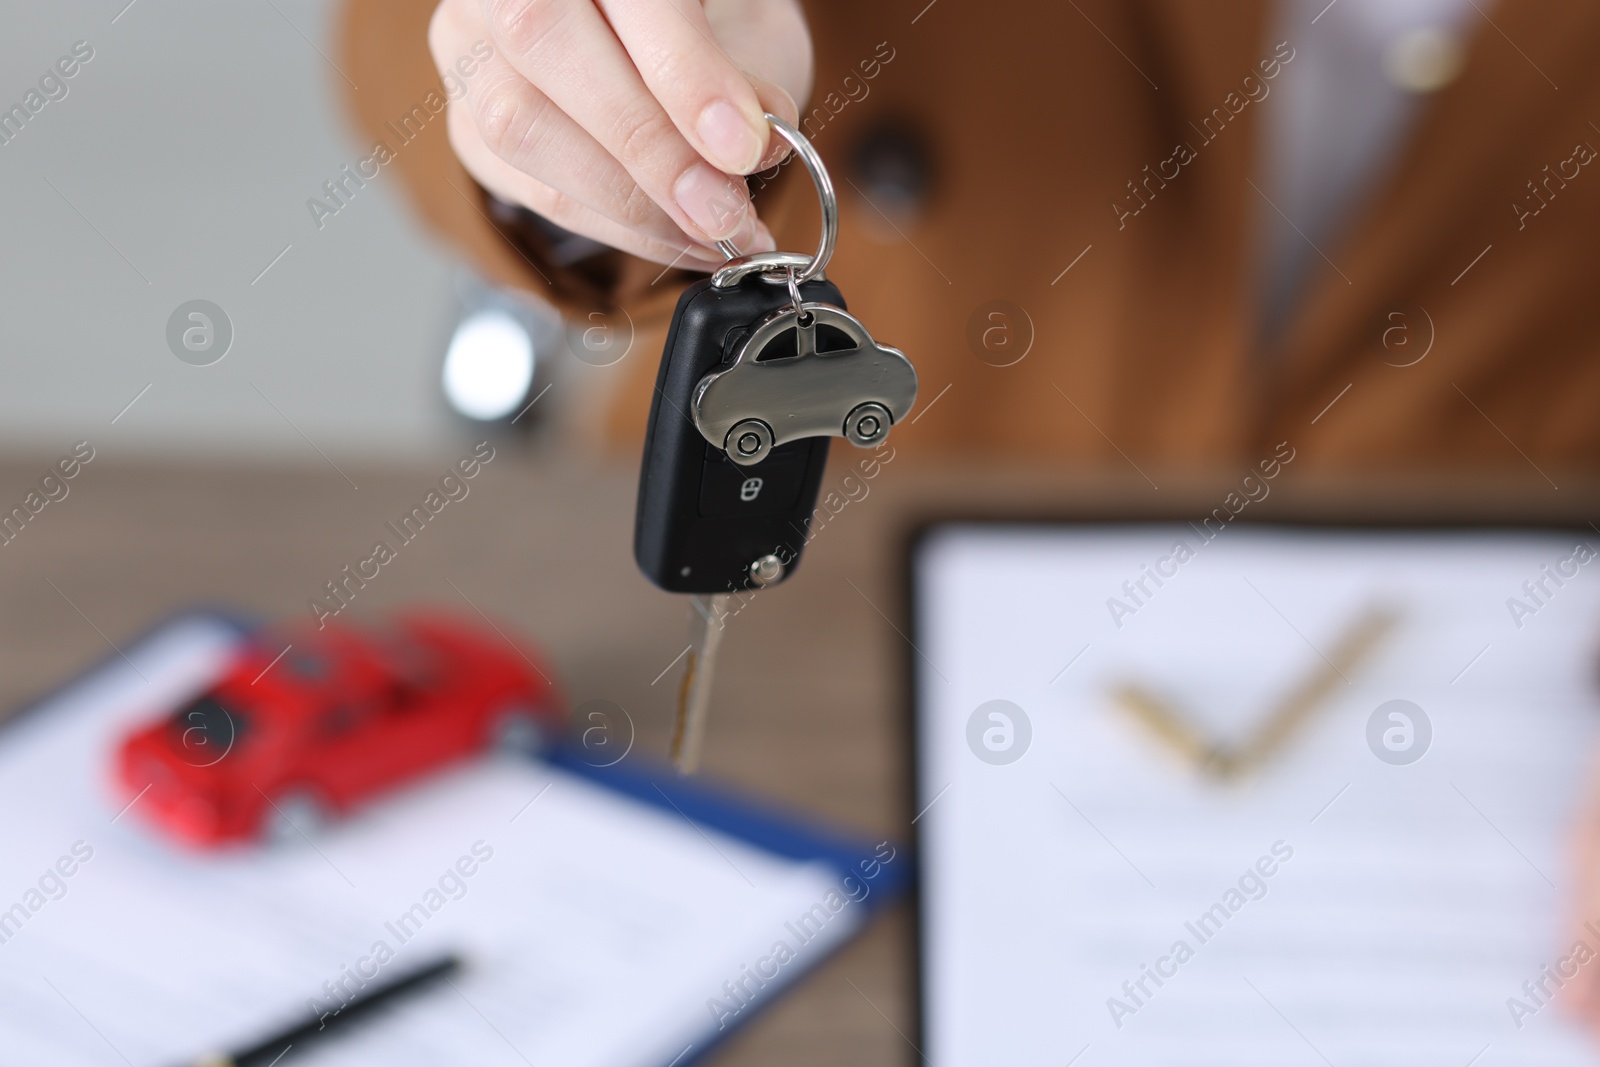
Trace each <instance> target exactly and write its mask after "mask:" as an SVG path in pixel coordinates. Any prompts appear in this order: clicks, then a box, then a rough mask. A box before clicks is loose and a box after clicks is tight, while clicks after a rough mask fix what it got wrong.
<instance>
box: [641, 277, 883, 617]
mask: <svg viewBox="0 0 1600 1067" xmlns="http://www.w3.org/2000/svg"><path fill="white" fill-rule="evenodd" d="M799 290H800V296H801V298H802V300H804V301H805V302H806V304H808V305H809V304H812V303H816V304H823V305H829V306H831V307H832V308H836V309H839V311H840V313H841V314H842V313H843V309H844V306H845V305H844V297H843V296H842V295H841V294H840V293H839V290H838V289H837V288H835V287H834V286H833V284H832V283H831V282H828V281H825V280H821V279H817V280H813V281H808V282H804V283H802V284H801V285H800V287H799ZM785 308H790V309H792V308H793V301H792V297H791V295H790V291H789V288H788V286H787V285H785V284H783V283H782V282H778V283H776V284H774V283H773V282H772V281H769V280H766V279H764V278H762V277H760V276H759V275H750V276H747V277H745V278H744V279H743V280H741V281H740V282H739V283H738V284H736V285H733V286H730V287H728V288H718V287H716V286H714V285H713V284H712V282H711V279H709V278H707V279H705V280H702V281H699V282H696V283H695V284H694V285H691V286H690V287H689V288H688V289H687V290H685V291H684V294H683V296H682V297H681V298H679V300H678V307H677V310H676V311H675V312H674V313H673V317H672V325H671V327H670V329H669V331H668V334H667V344H666V351H665V353H664V354H663V356H662V358H661V368H660V370H659V371H658V372H657V375H656V392H655V396H654V398H652V400H651V404H650V424H649V428H648V429H647V430H646V432H645V441H644V461H643V465H642V469H641V471H640V476H639V506H638V512H637V514H636V517H635V521H634V535H633V554H634V558H635V559H636V560H637V561H638V563H639V568H640V570H642V571H644V573H645V576H646V577H647V578H649V579H650V580H651V581H652V582H654V583H655V584H656V585H658V586H660V587H661V588H662V589H665V590H667V591H668V592H673V593H730V592H736V591H738V590H743V589H750V588H755V587H758V586H764V585H771V584H773V583H775V582H778V581H782V580H783V579H784V578H786V577H788V576H789V575H790V574H792V573H793V572H794V568H795V566H796V565H797V564H798V563H799V560H800V552H801V549H802V548H803V547H804V545H805V541H806V531H807V529H808V527H809V524H810V521H811V516H812V512H813V509H815V507H816V503H817V491H818V488H819V487H820V486H821V484H822V474H823V468H824V466H826V464H827V460H828V443H829V437H827V436H811V437H802V438H800V439H799V440H792V441H788V442H786V443H781V444H775V445H774V444H772V443H771V439H770V434H769V438H768V440H767V441H766V442H764V443H763V444H762V451H764V452H765V455H764V456H763V457H762V458H760V459H759V460H757V461H754V462H745V463H735V462H734V461H733V460H732V459H730V458H729V456H728V452H727V448H728V447H736V446H735V443H734V442H733V441H732V440H731V439H733V438H735V437H736V436H737V434H736V433H735V432H733V431H730V432H729V438H730V440H729V441H725V442H724V444H723V446H722V447H719V446H718V445H715V444H713V443H712V442H710V441H708V440H707V439H706V436H705V434H704V433H702V431H701V429H700V427H699V426H697V425H696V422H695V417H694V411H695V405H696V403H697V399H698V397H697V393H698V392H699V391H700V389H701V385H702V382H703V381H704V380H705V379H706V376H707V375H709V374H711V373H712V372H713V371H716V370H718V369H719V368H721V367H724V366H725V365H727V364H732V363H733V362H734V360H735V357H736V356H738V355H739V353H740V351H741V349H742V348H743V347H744V346H745V343H746V342H747V341H748V340H750V338H751V335H752V333H753V332H754V331H755V329H756V327H757V326H758V325H759V324H761V323H762V322H763V321H771V320H772V318H773V316H774V314H775V313H777V312H781V311H782V310H783V309H785ZM798 332H799V331H798V330H791V331H789V334H790V336H793V335H794V334H796V333H798ZM797 344H798V342H790V343H789V344H788V347H787V354H788V355H790V356H793V355H795V354H796V351H797V348H796V345H797ZM771 347H773V348H777V349H779V350H780V353H779V354H780V355H781V354H782V352H781V350H782V349H783V339H782V338H781V337H780V338H779V340H778V341H777V342H775V343H773V344H772V346H771ZM761 357H762V354H761V353H756V354H755V355H754V356H752V357H751V358H752V359H759V358H761ZM738 430H739V427H735V428H734V431H738ZM885 430H887V427H885Z"/></svg>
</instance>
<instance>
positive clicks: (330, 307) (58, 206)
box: [0, 0, 466, 462]
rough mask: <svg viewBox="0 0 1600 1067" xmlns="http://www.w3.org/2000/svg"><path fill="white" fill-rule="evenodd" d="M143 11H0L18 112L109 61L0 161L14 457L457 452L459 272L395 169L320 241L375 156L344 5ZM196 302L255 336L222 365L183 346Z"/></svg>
mask: <svg viewBox="0 0 1600 1067" xmlns="http://www.w3.org/2000/svg"><path fill="white" fill-rule="evenodd" d="M126 3H127V0H84V2H72V3H60V4H58V3H46V2H42V0H0V26H3V27H4V29H3V31H0V108H4V109H9V108H10V107H11V105H13V104H17V103H23V102H24V97H25V95H26V94H27V92H28V91H29V89H31V88H36V87H37V83H38V80H39V78H40V77H41V75H44V74H45V73H46V72H47V71H49V70H50V69H51V67H52V66H53V64H54V63H55V62H56V60H57V59H58V58H59V57H61V56H63V55H66V54H67V53H69V52H70V50H71V48H72V45H73V44H74V42H77V41H80V40H83V41H87V42H88V43H89V44H90V45H91V46H92V47H93V49H94V57H93V59H92V60H90V61H89V62H88V63H86V64H84V65H83V66H82V68H81V69H80V70H79V71H78V73H77V74H76V76H74V77H72V78H71V79H69V80H66V82H65V84H66V86H67V90H68V91H67V95H66V96H65V97H63V98H62V99H59V100H54V101H50V102H48V103H46V104H45V106H44V107H43V108H42V109H41V110H40V111H39V112H38V113H37V114H35V115H34V116H33V117H32V118H31V120H30V121H29V122H28V123H27V125H26V126H25V127H24V128H23V130H22V132H21V133H20V134H19V135H17V136H16V137H14V138H13V139H12V140H11V141H10V142H9V143H6V144H0V204H3V205H4V206H3V208H0V212H3V218H4V224H3V231H0V450H4V451H6V452H20V451H25V452H34V451H41V452H52V453H53V452H56V451H60V450H63V449H64V448H65V446H67V445H68V444H70V443H71V442H72V441H75V440H77V439H79V438H84V437H88V438H91V439H92V440H94V441H95V443H96V445H97V447H98V446H100V445H101V444H102V443H103V444H104V445H106V446H110V447H112V448H114V450H115V451H116V452H117V453H119V454H123V455H139V454H145V455H150V454H159V455H169V454H173V453H177V454H181V455H183V456H187V457H191V458H205V457H210V456H214V455H215V456H220V457H227V456H232V455H240V454H247V453H248V454H262V455H265V456H267V457H269V458H279V457H281V458H283V459H285V460H290V461H292V460H295V459H309V460H310V461H311V462H319V460H318V459H317V456H316V454H315V452H314V451H313V449H312V446H311V445H308V443H307V439H309V440H310V441H311V442H314V443H315V446H316V447H318V448H321V449H323V450H324V451H326V452H327V453H328V454H329V455H331V456H334V457H339V456H352V457H360V458H363V459H381V458H385V457H392V458H394V459H405V458H408V457H411V456H416V455H418V454H420V453H427V452H435V451H439V450H440V449H443V448H446V447H452V446H453V444H454V442H455V440H456V439H457V438H458V437H461V436H463V435H464V434H465V433H466V431H465V430H464V429H463V428H462V427H460V426H459V425H458V424H457V422H456V420H455V419H454V418H453V417H452V415H451V413H450V412H449V411H448V409H447V408H446V407H445V405H444V403H443V400H442V398H441V394H440V390H439V385H438V381H439V377H438V375H439V366H440V360H441V358H442V355H441V354H442V350H443V345H444V343H445V341H446V338H447V336H448V332H449V330H450V327H451V325H452V324H453V322H454V319H455V316H456V312H457V303H456V297H455V293H454V288H453V286H452V264H451V262H450V261H449V259H448V258H446V256H445V255H444V253H443V252H442V251H441V250H440V249H439V248H438V247H437V246H436V245H434V244H433V243H432V242H431V241H430V240H429V239H428V238H427V237H425V236H424V235H423V234H422V233H421V232H420V231H419V229H418V227H417V226H416V225H415V224H413V223H412V222H411V221H410V220H409V219H408V218H407V217H406V216H405V214H404V210H403V204H402V202H401V200H400V198H399V189H398V187H397V186H398V180H397V178H396V176H395V175H393V174H387V173H380V174H379V176H378V177H377V178H376V179H374V180H373V181H371V182H369V183H368V184H367V186H366V188H365V189H363V190H361V191H360V192H359V193H358V195H357V196H356V197H355V198H353V199H352V201H351V202H350V204H349V205H348V207H347V208H346V209H345V210H342V211H340V212H339V214H338V215H337V216H336V217H333V218H329V219H326V220H324V221H325V225H324V227H323V228H322V229H321V230H320V231H319V230H318V228H317V226H316V225H315V223H314V222H313V220H312V217H311V214H310V212H309V211H308V210H307V207H306V200H307V198H308V197H311V196H313V195H317V194H318V192H319V189H320V186H321V185H322V183H323V182H324V181H326V180H327V179H329V178H331V177H333V176H334V175H335V174H336V172H337V171H338V170H339V168H340V167H341V166H342V165H344V164H346V163H349V164H354V163H355V161H356V160H357V159H358V158H360V156H361V155H362V154H363V153H362V152H361V149H360V147H359V145H358V143H357V141H356V139H355V136H354V133H353V131H352V129H351V127H350V124H349V123H348V121H347V120H346V117H345V115H344V114H343V112H342V110H341V105H340V96H341V94H340V90H341V89H342V88H343V84H342V78H343V76H342V75H341V74H340V72H339V71H338V70H337V69H335V67H334V66H333V62H334V61H336V59H337V57H336V56H335V55H334V48H333V45H332V43H331V41H330V35H331V29H332V22H333V14H334V4H333V3H332V2H331V0H209V2H206V0H135V2H134V3H133V5H132V6H131V7H128V8H127V9H126V10H124V7H125V5H126ZM119 12H120V14H119ZM113 19H115V21H113ZM325 57H327V58H325ZM57 91H58V90H57ZM52 186H53V188H52ZM69 202H70V203H69ZM286 246H287V248H288V251H287V253H285V254H284V255H283V257H282V258H281V259H280V260H278V261H277V263H276V264H275V265H273V266H272V267H271V269H270V270H267V271H266V273H265V274H264V275H262V271H263V270H264V269H265V268H266V267H267V265H268V264H269V263H271V262H272V261H273V259H274V257H276V256H278V254H279V253H280V252H282V251H283V250H284V248H285V247H286ZM258 276H259V278H258ZM195 298H204V299H208V300H211V301H213V302H215V303H216V304H218V305H220V306H221V307H222V308H223V309H224V310H225V312H226V313H227V315H228V316H229V318H230V319H231V321H232V323H233V326H234V331H235V337H234V340H233V343H232V347H231V349H230V351H229V352H228V354H227V355H226V356H225V357H224V358H223V359H222V360H221V361H220V362H217V363H215V364H213V365H210V366H204V367H197V366H192V365H189V364H186V363H184V362H182V361H180V360H179V359H178V358H176V357H175V356H174V355H173V353H172V352H171V351H170V350H169V348H168V344H167V340H166V327H167V320H168V317H169V316H170V315H171V313H172V312H173V311H174V309H175V308H177V307H178V305H180V304H182V303H184V302H185V301H188V300H191V299H195ZM146 385H149V386H150V388H149V390H148V392H145V393H144V395H143V396H142V397H141V398H140V399H139V400H138V402H137V403H136V404H134V405H133V407H132V408H131V409H129V410H128V411H127V413H126V414H124V415H122V416H121V417H120V419H118V421H117V422H116V424H115V425H112V424H111V422H112V419H113V418H115V417H117V415H118V412H119V411H121V410H122V409H123V407H124V406H125V405H127V404H128V402H129V401H130V400H132V399H133V398H134V397H135V396H136V395H138V394H139V393H140V391H141V390H142V389H144V388H145V386H146ZM269 401H270V402H269ZM274 404H275V405H276V406H277V408H278V409H281V414H280V411H279V410H274V407H273V405H274ZM291 422H292V424H293V425H292V426H291ZM295 427H298V432H297V430H296V429H295ZM302 434H304V437H302V436H301V435H302Z"/></svg>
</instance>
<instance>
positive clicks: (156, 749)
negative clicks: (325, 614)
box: [114, 615, 562, 846]
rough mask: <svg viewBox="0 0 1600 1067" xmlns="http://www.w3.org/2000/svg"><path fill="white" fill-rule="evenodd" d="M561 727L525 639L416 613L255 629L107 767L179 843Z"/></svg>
mask: <svg viewBox="0 0 1600 1067" xmlns="http://www.w3.org/2000/svg"><path fill="white" fill-rule="evenodd" d="M285 644H287V645H288V649H287V651H285V650H284V645H285ZM561 729H562V715H561V711H560V708H559V705H558V702H557V697H556V692H555V686H554V685H553V683H551V682H550V680H549V676H548V674H547V673H546V672H545V671H544V670H542V669H541V668H540V667H539V666H537V665H536V664H535V662H534V661H533V660H532V659H529V658H528V656H527V654H526V653H525V652H524V651H523V650H522V649H519V648H514V647H513V646H511V645H510V643H509V642H508V641H506V640H505V639H504V638H502V637H501V636H500V635H499V634H498V633H497V632H491V631H487V630H485V629H483V628H481V627H478V626H475V625H470V624H466V623H462V622H460V621H457V620H454V619H450V618H444V617H438V616H429V615H413V616H408V617H402V618H400V619H399V620H397V621H396V622H395V623H394V624H393V625H392V626H390V627H388V628H386V629H383V630H376V631H373V632H366V631H361V630H355V629H351V628H345V627H335V626H330V627H328V628H326V629H324V630H321V631H312V632H311V633H309V634H308V633H304V632H299V633H290V634H287V635H285V637H284V638H283V640H279V641H273V640H269V639H267V638H258V639H256V640H253V641H252V642H251V643H250V644H249V646H248V647H247V648H246V649H245V650H244V651H243V653H242V654H241V655H240V656H239V657H238V658H236V659H235V661H234V662H233V664H232V666H231V667H230V668H229V670H228V671H227V673H226V674H225V675H224V676H223V677H222V678H221V679H220V680H218V681H217V682H215V683H214V684H213V685H211V686H210V687H209V688H208V689H206V691H205V692H203V693H201V694H200V695H198V696H196V697H194V698H193V699H190V700H188V701H187V702H186V703H184V704H183V705H182V706H181V707H178V708H177V709H175V710H173V711H170V712H168V713H167V714H165V715H163V716H161V718H160V719H158V720H156V721H155V722H152V723H149V724H147V725H144V726H143V727H141V728H139V729H137V730H135V731H134V732H133V733H132V734H131V735H130V736H129V737H127V738H126V739H125V740H124V741H123V743H122V744H121V746H120V747H119V749H118V750H117V755H116V765H115V769H114V770H115V775H116V778H117V783H118V785H119V786H120V788H121V790H122V791H123V792H124V794H125V796H126V798H127V799H128V800H134V799H137V803H136V804H134V805H133V810H134V811H136V812H137V813H138V814H139V816H140V817H142V818H143V819H145V820H146V821H148V822H152V823H154V824H156V825H157V826H158V827H159V828H161V829H163V830H165V831H166V832H167V833H168V834H170V835H171V836H174V837H176V838H178V839H180V840H182V841H184V842H185V843H187V844H191V845H198V846H216V845H221V844H224V843H227V842H234V841H249V840H262V839H266V840H279V839H293V838H298V837H300V836H301V835H304V834H308V833H311V832H312V831H313V830H314V829H315V828H317V827H319V826H320V825H321V824H323V823H325V822H327V821H329V820H330V819H332V818H334V817H336V816H339V815H343V814H345V813H347V812H349V811H351V810H352V809H354V808H356V807H358V806H359V805H360V804H361V803H362V802H364V801H366V800H368V799H369V798H371V797H373V796H375V795H377V794H379V793H382V792H385V791H387V790H390V789H393V788H395V787H396V786H398V785H400V784H402V783H404V782H406V781H409V780H411V779H413V778H416V777H418V776H420V775H422V774H425V773H427V772H429V771H431V770H434V769H436V768H439V767H441V766H443V765H445V764H447V763H450V762H453V761H456V760H459V759H463V758H466V757H468V756H471V755H473V754H475V753H479V752H483V751H485V750H489V749H495V748H503V749H513V750H517V751H533V750H537V749H539V748H542V747H543V746H544V744H545V743H546V742H547V741H553V740H554V739H555V738H557V737H558V736H559V735H560V731H561Z"/></svg>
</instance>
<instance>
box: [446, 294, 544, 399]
mask: <svg viewBox="0 0 1600 1067" xmlns="http://www.w3.org/2000/svg"><path fill="white" fill-rule="evenodd" d="M533 361H534V352H533V338H532V337H530V336H529V334H528V330H527V327H525V326H523V324H522V323H521V322H518V321H517V319H516V318H515V317H514V316H512V315H511V314H510V313H508V312H506V311H503V310H501V309H499V308H489V309H486V310H483V311H475V312H473V313H472V314H470V315H468V316H467V317H466V318H464V319H462V320H461V322H460V324H459V325H457V326H456V332H455V335H454V336H453V337H451V338H450V348H449V351H447V352H446V353H445V357H444V395H445V397H446V399H448V400H449V401H450V406H451V407H453V408H455V409H456V410H457V411H459V412H460V413H461V414H463V415H465V416H467V418H469V419H477V420H479V421H480V422H492V421H494V420H496V419H503V418H505V417H506V416H508V415H511V414H513V413H514V412H516V410H517V408H518V406H519V405H521V403H522V401H523V399H524V398H525V397H526V396H527V395H528V389H529V388H530V387H531V386H532V384H533Z"/></svg>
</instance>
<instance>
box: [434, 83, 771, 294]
mask: <svg viewBox="0 0 1600 1067" xmlns="http://www.w3.org/2000/svg"><path fill="white" fill-rule="evenodd" d="M447 121H448V123H449V128H450V140H451V143H452V144H453V145H454V146H455V149H456V152H457V154H458V155H459V156H460V157H461V162H462V164H463V165H464V166H465V167H466V168H467V170H468V171H469V172H470V173H471V174H472V176H473V177H474V178H475V179H477V181H478V183H479V184H480V185H482V186H483V187H484V188H485V189H487V190H488V191H489V192H491V193H493V194H494V195H495V196H497V197H499V198H500V199H501V200H504V201H505V202H506V203H509V204H521V205H523V206H524V207H526V208H528V209H529V210H530V211H534V212H537V213H538V214H539V215H542V216H543V217H545V218H547V219H549V220H550V221H551V222H553V223H555V224H556V225H557V226H560V227H562V228H563V229H566V230H570V231H572V232H573V233H579V234H582V235H584V236H585V237H589V238H592V239H593V240H596V241H599V242H601V243H603V244H606V245H609V246H610V247H612V248H617V249H621V250H622V251H624V252H627V253H628V254H629V255H634V256H638V257H640V258H641V259H648V260H651V261H652V262H656V263H660V264H663V265H669V266H675V267H681V268H683V269H685V270H704V271H711V270H715V269H716V268H717V267H719V266H721V265H722V262H723V259H722V255H721V253H718V252H715V251H713V250H711V249H708V248H706V247H705V246H703V245H701V244H699V243H698V242H695V241H691V240H690V239H689V238H688V237H686V236H685V235H684V234H683V233H682V232H681V231H680V230H679V229H678V228H677V226H675V225H673V223H672V221H671V220H670V219H668V218H667V217H666V215H665V214H664V213H660V212H659V209H658V218H659V224H658V225H655V226H651V227H647V228H636V227H633V226H629V225H626V224H624V223H621V222H618V221H617V220H616V219H615V218H613V217H611V216H610V215H607V214H603V213H601V212H600V211H597V210H596V209H595V208H594V207H592V206H591V205H589V204H588V203H585V202H583V201H581V200H578V199H577V198H575V197H573V196H571V195H570V194H568V193H566V192H564V191H562V190H561V189H558V188H555V187H554V186H552V185H549V184H546V183H544V182H541V181H539V180H538V179H536V178H534V177H532V176H530V175H528V174H527V173H525V172H523V171H521V170H518V169H517V168H516V167H514V166H512V165H511V164H509V163H507V162H506V161H505V160H503V159H501V158H500V157H498V156H496V155H495V154H494V153H493V152H491V151H490V150H489V149H488V147H487V146H486V145H485V144H484V143H483V140H482V138H480V137H478V136H477V128H476V127H475V126H474V125H473V123H472V119H471V116H470V115H468V114H467V112H466V111H465V110H464V109H453V110H452V111H451V112H450V114H449V116H448V117H447ZM757 230H758V236H757V240H758V241H759V240H761V239H763V238H764V239H766V240H768V241H770V240H771V235H770V234H768V233H767V229H766V227H765V226H763V225H761V224H760V223H757Z"/></svg>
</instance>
